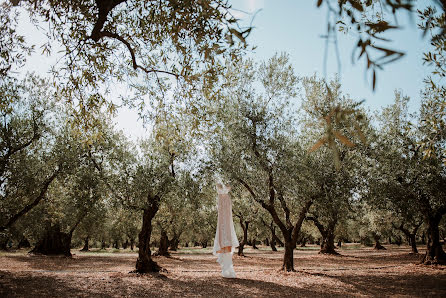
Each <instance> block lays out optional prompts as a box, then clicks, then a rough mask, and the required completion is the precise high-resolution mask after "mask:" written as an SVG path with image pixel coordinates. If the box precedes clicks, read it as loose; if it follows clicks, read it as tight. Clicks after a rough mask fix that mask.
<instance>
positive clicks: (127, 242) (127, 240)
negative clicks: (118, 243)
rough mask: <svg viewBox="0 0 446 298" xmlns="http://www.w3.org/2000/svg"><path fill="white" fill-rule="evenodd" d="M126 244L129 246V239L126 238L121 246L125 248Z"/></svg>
mask: <svg viewBox="0 0 446 298" xmlns="http://www.w3.org/2000/svg"><path fill="white" fill-rule="evenodd" d="M128 246H129V239H126V240H125V242H124V243H123V244H122V248H123V249H127V247H128Z"/></svg>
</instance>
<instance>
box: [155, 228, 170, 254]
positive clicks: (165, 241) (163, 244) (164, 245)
mask: <svg viewBox="0 0 446 298" xmlns="http://www.w3.org/2000/svg"><path fill="white" fill-rule="evenodd" d="M168 249H169V238H168V236H167V233H166V231H164V230H161V238H160V246H159V248H158V251H157V253H156V255H157V256H163V257H169V256H170V253H169V250H168Z"/></svg>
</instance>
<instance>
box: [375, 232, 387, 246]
mask: <svg viewBox="0 0 446 298" xmlns="http://www.w3.org/2000/svg"><path fill="white" fill-rule="evenodd" d="M373 238H374V239H375V246H374V247H373V249H377V250H385V249H386V248H385V247H384V246H382V245H381V243H380V242H379V238H381V237H379V236H378V235H374V236H373Z"/></svg>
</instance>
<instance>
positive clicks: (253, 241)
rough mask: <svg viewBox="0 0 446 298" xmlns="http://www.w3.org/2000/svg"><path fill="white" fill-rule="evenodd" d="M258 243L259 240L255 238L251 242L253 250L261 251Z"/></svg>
mask: <svg viewBox="0 0 446 298" xmlns="http://www.w3.org/2000/svg"><path fill="white" fill-rule="evenodd" d="M256 242H257V239H256V238H254V239H252V240H251V243H252V248H253V249H259V248H258V247H257V246H256Z"/></svg>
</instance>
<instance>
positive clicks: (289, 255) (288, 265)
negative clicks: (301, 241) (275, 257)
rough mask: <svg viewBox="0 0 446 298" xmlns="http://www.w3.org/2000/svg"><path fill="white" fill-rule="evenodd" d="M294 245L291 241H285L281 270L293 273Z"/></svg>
mask: <svg viewBox="0 0 446 298" xmlns="http://www.w3.org/2000/svg"><path fill="white" fill-rule="evenodd" d="M293 253H294V245H293V244H292V243H291V240H289V241H287V240H285V254H284V255H283V265H282V269H283V270H286V271H295V270H294V257H293Z"/></svg>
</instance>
